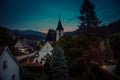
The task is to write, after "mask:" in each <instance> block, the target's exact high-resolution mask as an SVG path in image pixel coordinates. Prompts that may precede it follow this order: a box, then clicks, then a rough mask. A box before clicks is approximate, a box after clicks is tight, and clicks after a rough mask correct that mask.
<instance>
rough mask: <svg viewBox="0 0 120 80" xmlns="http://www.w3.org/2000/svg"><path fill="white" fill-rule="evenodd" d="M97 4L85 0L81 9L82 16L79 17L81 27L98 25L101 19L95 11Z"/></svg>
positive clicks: (86, 27)
mask: <svg viewBox="0 0 120 80" xmlns="http://www.w3.org/2000/svg"><path fill="white" fill-rule="evenodd" d="M94 9H95V6H94V5H93V4H92V3H91V2H90V0H84V2H83V5H82V6H81V9H80V14H81V15H80V16H78V19H79V20H80V21H81V22H80V25H79V29H82V30H84V29H88V28H89V27H97V26H98V25H99V24H100V23H101V21H100V20H99V19H98V17H97V16H96V13H95V10H94Z"/></svg>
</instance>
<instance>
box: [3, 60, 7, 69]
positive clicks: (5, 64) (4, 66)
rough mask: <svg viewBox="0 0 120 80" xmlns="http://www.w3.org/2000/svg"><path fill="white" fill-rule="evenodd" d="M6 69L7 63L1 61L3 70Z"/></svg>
mask: <svg viewBox="0 0 120 80" xmlns="http://www.w3.org/2000/svg"><path fill="white" fill-rule="evenodd" d="M6 68H7V61H6V60H5V61H3V69H6Z"/></svg>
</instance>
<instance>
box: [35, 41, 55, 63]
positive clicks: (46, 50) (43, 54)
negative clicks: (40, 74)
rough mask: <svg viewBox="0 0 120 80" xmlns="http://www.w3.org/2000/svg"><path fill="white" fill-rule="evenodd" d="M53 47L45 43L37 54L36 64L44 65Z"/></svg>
mask: <svg viewBox="0 0 120 80" xmlns="http://www.w3.org/2000/svg"><path fill="white" fill-rule="evenodd" d="M52 50H53V47H52V46H51V44H50V43H49V42H46V43H45V45H44V46H43V48H42V49H41V50H40V51H39V53H38V58H37V59H36V60H37V62H38V63H42V65H44V63H45V60H46V57H47V56H48V55H49V56H51V54H52Z"/></svg>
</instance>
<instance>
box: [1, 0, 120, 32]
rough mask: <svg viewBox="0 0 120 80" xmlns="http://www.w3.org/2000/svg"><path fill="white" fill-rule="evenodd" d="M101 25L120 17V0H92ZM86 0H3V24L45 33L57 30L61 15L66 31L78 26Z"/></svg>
mask: <svg viewBox="0 0 120 80" xmlns="http://www.w3.org/2000/svg"><path fill="white" fill-rule="evenodd" d="M90 1H91V2H92V3H93V4H94V5H95V11H96V15H97V16H98V17H99V18H100V19H101V20H102V24H109V23H110V22H113V21H116V20H119V19H120V0H90ZM82 2H83V0H0V26H5V27H8V28H11V29H20V30H36V31H42V32H46V31H47V30H48V29H49V28H51V29H55V28H56V27H57V23H58V14H59V13H60V15H61V21H62V24H63V26H64V28H65V31H70V30H74V29H76V28H77V25H79V20H78V19H77V16H78V15H80V14H79V9H80V7H81V4H82Z"/></svg>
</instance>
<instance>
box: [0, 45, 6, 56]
mask: <svg viewBox="0 0 120 80" xmlns="http://www.w3.org/2000/svg"><path fill="white" fill-rule="evenodd" d="M4 48H5V46H0V56H1V54H2V52H3V50H4Z"/></svg>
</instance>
